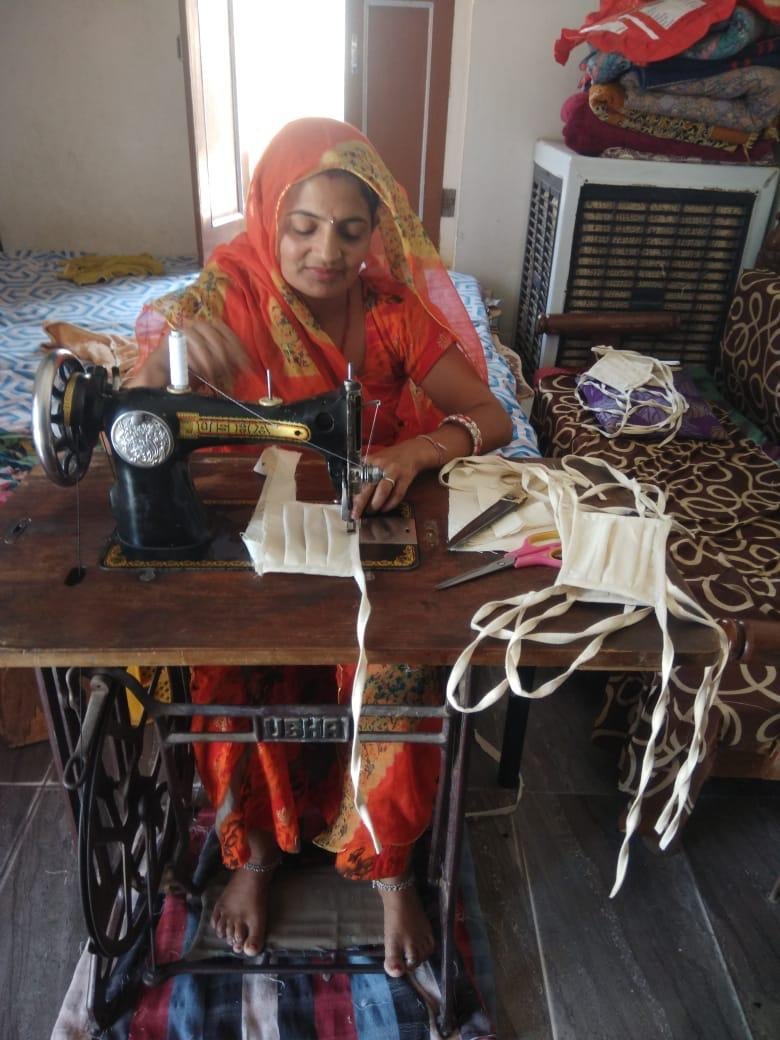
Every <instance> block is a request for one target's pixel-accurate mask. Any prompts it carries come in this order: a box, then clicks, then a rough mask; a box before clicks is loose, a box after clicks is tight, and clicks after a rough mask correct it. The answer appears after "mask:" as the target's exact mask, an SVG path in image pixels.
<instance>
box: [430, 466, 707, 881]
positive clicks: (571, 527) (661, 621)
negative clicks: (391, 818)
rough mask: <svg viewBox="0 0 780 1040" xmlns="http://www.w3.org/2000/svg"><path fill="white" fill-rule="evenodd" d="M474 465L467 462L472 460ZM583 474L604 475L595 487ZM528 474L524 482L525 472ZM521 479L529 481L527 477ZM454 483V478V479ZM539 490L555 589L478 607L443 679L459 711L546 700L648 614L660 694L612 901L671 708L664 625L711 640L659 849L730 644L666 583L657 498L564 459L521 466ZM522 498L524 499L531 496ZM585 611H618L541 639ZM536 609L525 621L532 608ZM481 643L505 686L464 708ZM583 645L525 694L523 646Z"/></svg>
mask: <svg viewBox="0 0 780 1040" xmlns="http://www.w3.org/2000/svg"><path fill="white" fill-rule="evenodd" d="M470 461H472V462H473V461H474V460H470ZM579 466H585V467H586V469H587V471H588V472H589V473H594V472H595V473H596V474H597V476H599V475H603V476H604V477H605V478H606V479H605V480H604V481H603V482H598V483H595V482H594V481H593V480H592V479H591V478H589V477H588V476H586V475H585V472H583V470H581V469H579V468H578V467H579ZM532 469H533V474H532V475H531V472H530V471H531V470H532ZM526 471H527V472H528V477H526V476H525V473H526ZM454 477H455V482H456V483H457V481H458V474H457V471H456V472H455V474H454ZM540 479H541V480H544V481H545V482H546V484H547V493H548V498H549V503H550V509H551V512H552V516H553V519H554V527H555V528H556V530H557V531H558V533H559V535H560V538H561V551H562V556H563V559H562V565H561V569H560V570H559V571H558V572H557V574H556V578H555V582H554V583H553V584H551V585H549V586H547V587H546V588H543V589H540V590H538V591H535V592H529V593H525V594H522V595H520V596H515V597H512V598H510V599H506V600H495V601H490V602H487V603H485V604H484V605H483V606H482V607H481V608H480V609H479V610H478V611H477V612H476V613H475V615H474V617H473V618H472V620H471V627H472V629H474V630H475V631H476V632H477V633H478V634H477V636H476V638H475V639H474V640H472V642H471V643H470V644H469V645H468V646H467V647H466V648H465V649H464V650H463V652H462V653H461V655H460V656H459V658H458V660H457V661H456V663H455V665H454V666H453V668H452V671H451V673H450V676H449V680H448V683H447V700H448V701H449V703H450V704H451V705H452V706H453V707H454V708H456V709H458V710H459V711H464V712H465V711H481V710H483V709H484V708H486V707H489V706H490V705H492V704H494V703H496V701H497V700H499V699H500V697H502V696H503V694H504V693H505V692H506V691H507V689H509V690H511V691H512V693H514V694H517V695H519V696H524V697H534V698H537V697H545V696H547V695H548V694H550V693H552V692H553V691H554V690H556V689H557V688H558V687H559V686H560V685H562V683H563V682H565V680H566V679H567V678H568V677H569V676H570V675H571V674H572V673H573V672H575V671H576V670H577V669H578V668H580V667H582V666H583V665H585V664H586V663H587V662H588V661H589V660H591V658H593V657H594V656H595V655H596V654H597V653H598V651H599V650H600V648H601V646H602V644H603V642H604V640H605V639H606V638H607V636H609V635H610V634H612V633H613V632H617V631H619V630H620V629H621V628H625V627H627V626H629V625H634V624H637V623H638V622H639V621H642V620H643V619H644V618H646V617H648V616H649V615H650V614H654V615H655V617H656V620H657V621H658V625H659V628H660V630H661V636H662V652H661V682H660V687H661V689H660V693H659V695H658V698H657V700H656V703H655V706H654V709H653V714H652V719H651V733H650V737H649V739H648V742H647V745H646V748H645V754H644V758H643V761H642V768H641V773H640V778H639V784H638V787H637V792H636V794H635V796H634V798H633V801H632V802H631V805H630V807H629V810H628V814H627V818H626V833H625V838H624V841H623V843H622V845H621V849H620V853H619V855H618V863H617V870H616V877H615V884H614V887H613V889H612V892H611V893H610V895H612V896H614V895H616V894H617V892H618V891H619V889H620V886H621V885H622V883H623V879H624V877H625V873H626V869H627V866H628V846H629V842H630V839H631V837H632V835H633V834H634V832H635V831H636V828H637V827H638V825H639V820H640V817H641V804H642V799H643V797H644V793H645V790H646V788H647V785H648V783H649V781H650V777H651V774H652V770H653V763H654V758H655V747H656V743H657V740H658V736H659V734H660V732H661V729H662V726H663V724H664V720H665V717H666V712H667V710H668V706H669V700H670V693H669V680H670V678H671V672H672V666H673V663H674V646H673V644H672V641H671V638H670V636H669V630H668V617H669V614H672V615H674V616H676V617H680V618H683V619H685V620H688V621H695V622H698V623H700V624H703V625H705V626H706V627H708V628H711V629H714V630H715V632H716V633H717V635H718V647H719V650H718V656H717V660H716V662H715V664H713V665H710V666H708V667H707V668H705V669H704V674H703V678H702V682H701V685H700V687H699V689H698V690H697V692H696V694H695V697H694V705H693V724H694V733H693V737H692V739H691V744H690V746H689V748H688V751H687V754H686V756H685V759H684V761H683V762H682V763H681V765H680V767H679V769H678V772H677V776H676V778H675V782H674V787H673V790H672V792H671V794H670V796H669V798H668V800H667V802H666V804H665V806H664V808H663V810H662V812H661V814H660V816H659V819H658V820H657V822H656V825H655V827H656V831H657V832H658V833H659V834H660V835H661V840H660V845H661V847H662V848H666V847H667V846H668V844H669V843H670V842H671V840H672V838H673V837H674V835H675V833H676V830H677V827H678V824H679V821H680V818H681V816H682V813H683V811H684V808H685V801H686V798H687V796H688V791H689V788H690V779H691V774H692V772H693V769H694V768H695V766H696V763H697V761H698V759H699V756H700V753H701V751H702V749H703V738H704V732H705V728H706V721H707V716H708V713H709V710H710V708H711V707H712V704H713V703H714V701H715V698H716V696H717V691H718V685H719V683H720V677H721V674H722V672H723V668H724V667H725V664H726V660H727V657H728V643H727V640H726V637H725V634H724V633H723V631H722V630H721V629H720V628H719V626H718V625H717V624H716V622H715V621H714V620H713V619H712V618H711V617H710V615H709V614H707V612H706V611H705V610H703V609H702V608H701V607H700V606H699V605H698V604H697V603H696V602H695V601H694V600H693V599H691V598H690V596H688V595H687V593H685V592H684V591H683V590H682V589H680V588H678V587H677V586H675V585H674V584H673V583H672V582H671V581H670V580H669V579H668V577H667V574H666V542H667V538H668V534H669V531H670V530H671V528H672V525H673V521H672V519H671V518H670V517H667V516H666V515H665V514H664V508H665V504H666V503H665V496H664V495H663V493H662V492H661V491H660V490H659V489H658V488H654V487H652V486H650V485H640V484H638V483H637V482H636V481H634V480H631V479H630V478H628V477H626V476H625V474H623V473H621V472H619V471H618V470H614V469H612V467H610V466H609V465H607V463H605V462H603V461H602V460H600V459H597V458H591V457H586V458H581V459H580V458H576V459H575V458H574V457H567V458H565V459H563V460H562V468H561V469H560V470H556V469H548V468H546V467H542V466H534V467H531V466H528V467H526V469H525V470H524V473H523V483H524V485H525V484H528V487H529V489H530V488H531V487H532V486H533V485H534V483H536V482H538V481H539V480H540ZM615 492H622V493H623V495H624V497H625V498H626V500H627V501H628V502H629V503H630V505H628V506H626V505H622V504H621V505H619V506H608V505H606V502H607V501H608V499H607V497H606V496H607V495H608V494H611V495H613V496H614V494H615ZM529 493H530V490H529ZM582 601H589V602H599V603H607V604H610V603H611V604H616V605H619V606H620V608H621V609H620V611H619V612H618V613H614V614H611V615H609V616H606V617H604V618H603V619H601V620H600V621H597V622H596V623H594V624H592V625H590V626H589V627H588V628H587V629H585V630H579V631H568V632H567V631H549V630H546V628H545V622H547V621H549V620H550V619H552V618H559V617H561V616H562V615H564V614H566V612H567V611H568V610H569V609H570V608H571V606H572V605H573V604H574V603H576V602H582ZM539 607H541V608H542V609H541V612H537V613H533V612H532V608H539ZM487 638H496V639H503V640H505V641H506V644H507V648H506V652H505V658H504V661H505V672H506V677H505V678H504V679H503V680H502V681H501V682H499V683H498V684H497V685H496V686H495V687H493V689H492V690H489V691H488V692H487V693H486V694H485V695H484V697H483V698H482V699H481V700H480V702H479V703H478V704H476V705H474V706H472V707H468V706H465V705H463V704H461V703H460V701H459V699H458V688H459V683H460V681H461V679H462V678H463V675H464V674H465V671H466V669H467V668H468V666H469V663H470V661H471V657H472V655H473V653H474V651H475V649H476V648H477V647H478V646H479V644H480V643H481V642H482V641H483V640H484V639H487ZM582 639H585V640H587V645H586V646H585V648H584V649H583V650H582V651H581V652H580V653H579V654H578V655H577V657H576V658H575V659H574V661H573V662H572V663H571V665H570V666H569V667H568V668H567V669H566V670H565V671H564V672H563V673H562V674H560V675H557V676H555V677H554V678H553V679H551V680H550V681H549V682H547V683H544V684H543V685H542V686H540V687H538V688H537V689H536V690H533V691H526V690H524V689H523V686H522V682H521V679H520V667H521V664H522V656H523V641H524V640H530V641H533V642H537V643H546V644H550V645H555V644H565V643H570V642H574V641H578V640H582Z"/></svg>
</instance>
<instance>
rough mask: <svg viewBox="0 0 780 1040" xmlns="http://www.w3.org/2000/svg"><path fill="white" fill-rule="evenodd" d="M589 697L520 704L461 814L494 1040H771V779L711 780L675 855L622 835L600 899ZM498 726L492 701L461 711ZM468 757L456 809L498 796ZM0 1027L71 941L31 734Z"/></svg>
mask: <svg viewBox="0 0 780 1040" xmlns="http://www.w3.org/2000/svg"><path fill="white" fill-rule="evenodd" d="M594 711H595V701H594V698H593V695H592V694H589V693H588V692H587V691H585V690H583V689H582V688H581V687H580V688H578V687H576V686H570V687H568V688H567V689H564V690H562V691H559V692H558V693H556V694H555V695H553V696H552V697H551V698H548V699H547V700H546V701H543V702H539V703H535V704H533V706H532V708H531V717H530V724H529V730H528V736H527V741H526V747H525V754H524V760H523V781H524V784H523V791H522V797H521V799H520V801H519V804H518V805H517V807H516V809H514V811H512V812H511V814H508V815H501V816H492V817H473V818H471V819H470V822H469V834H470V846H471V853H472V858H473V859H474V861H475V865H476V871H477V881H478V888H479V893H480V901H481V904H482V910H483V916H484V919H485V924H486V928H487V930H488V935H489V938H490V944H491V949H492V955H493V964H494V979H495V990H496V1004H497V1013H496V1020H497V1035H498V1037H499V1038H500V1040H521V1038H522V1040H633V1038H636V1040H656V1038H658V1040H661V1038H664V1040H667V1038H669V1040H694V1038H701V1040H732V1038H733V1040H748V1038H753V1040H777V1038H778V1037H780V904H778V903H771V902H770V901H769V899H768V894H769V892H770V890H771V888H772V885H773V883H774V881H775V880H776V878H777V876H778V874H780V785H778V784H771V783H760V782H739V781H730V782H729V781H712V782H711V783H710V784H709V785H708V786H707V788H706V789H705V793H704V795H703V796H702V798H701V799H700V800H699V802H698V804H697V807H696V811H695V814H694V816H693V818H692V820H691V821H690V823H689V825H688V827H687V829H686V831H685V834H684V840H683V842H682V848H681V850H680V851H679V852H677V853H676V854H675V855H671V856H669V855H666V856H656V855H653V854H652V853H650V852H649V851H648V850H647V848H646V847H645V846H644V845H643V844H642V842H641V840H640V841H637V842H635V843H634V846H633V847H632V852H631V860H630V864H629V871H628V877H627V879H626V882H625V884H624V886H623V889H622V891H621V892H620V893H619V895H618V896H617V897H616V898H615V899H613V900H610V899H609V897H608V895H609V890H610V888H611V886H612V880H613V874H614V868H615V861H616V856H617V850H618V847H619V844H620V834H619V831H618V829H617V821H618V816H619V812H620V808H621V805H622V799H621V798H620V797H619V796H618V795H617V794H616V787H615V762H614V760H613V759H612V758H611V757H610V756H609V755H608V754H607V753H606V752H604V751H602V750H600V749H597V748H594V747H593V746H592V745H591V744H590V742H589V727H590V721H591V718H592V717H593V714H594ZM477 728H478V731H479V733H480V735H481V736H482V737H484V738H485V739H486V740H487V741H489V742H490V743H491V744H493V745H495V744H497V743H498V741H499V739H500V729H501V709H500V708H499V709H497V710H495V711H493V712H491V713H490V714H489V715H484V716H481V717H480V718H479V719H478V723H477ZM494 775H495V763H494V762H493V761H492V759H491V758H490V757H489V755H488V754H487V753H486V752H485V751H484V750H482V748H480V747H475V748H474V752H473V755H472V768H471V783H470V792H469V809H471V810H472V811H479V810H484V809H495V808H497V807H501V806H504V805H510V806H511V805H512V803H513V801H514V794H513V793H512V792H509V791H502V790H500V789H498V788H496V786H495V784H494ZM0 798H1V799H2V800H1V801H0V921H2V925H1V926H0V966H1V974H0V987H1V988H2V994H3V997H2V1005H3V1007H2V1014H1V1015H0V1040H48V1037H49V1035H50V1032H51V1027H52V1024H53V1022H54V1019H55V1018H56V1015H57V1011H58V1008H59V1005H60V1001H61V999H62V996H63V994H64V993H65V990H66V988H67V986H68V983H69V981H70V977H71V974H72V971H73V967H74V965H75V962H76V960H77V958H78V955H79V952H80V946H81V944H82V942H83V936H84V929H83V926H82V923H81V910H80V904H79V892H78V876H77V872H76V868H75V856H74V846H73V838H72V835H71V833H70V830H69V824H68V820H67V815H66V813H65V811H64V799H63V795H62V792H61V791H60V790H59V788H58V787H57V784H56V782H55V781H54V779H53V777H52V771H51V764H50V756H49V752H48V748H47V747H46V745H40V744H39V745H35V746H33V747H29V748H24V749H21V750H15V751H10V750H8V749H2V748H0Z"/></svg>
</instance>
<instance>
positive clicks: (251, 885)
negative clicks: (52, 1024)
mask: <svg viewBox="0 0 780 1040" xmlns="http://www.w3.org/2000/svg"><path fill="white" fill-rule="evenodd" d="M253 837H254V838H255V840H252V838H253ZM267 838H268V839H270V840H266V839H267ZM250 847H251V859H250V863H251V864H259V865H260V866H261V867H263V868H265V869H255V870H252V869H251V868H248V867H246V866H244V867H241V868H239V869H238V870H235V871H233V875H232V877H231V878H230V881H228V883H227V885H226V886H225V890H224V891H223V893H222V895H221V896H220V897H219V899H218V900H217V903H216V906H215V907H214V912H213V913H212V915H211V925H212V927H213V928H214V930H215V932H216V933H217V935H218V936H219V937H220V939H226V940H227V943H228V945H229V946H232V947H233V952H234V953H244V954H246V955H247V957H256V956H257V955H258V954H259V953H260V951H261V950H262V949H263V946H264V944H265V933H266V927H267V924H268V896H269V892H270V889H271V881H272V880H273V876H274V871H275V869H276V867H277V866H278V864H279V859H280V852H279V849H278V847H277V845H276V843H275V842H274V841H273V839H271V838H270V836H266V835H261V836H257V835H254V836H250Z"/></svg>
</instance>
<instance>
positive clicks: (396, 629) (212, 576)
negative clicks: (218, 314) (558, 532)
mask: <svg viewBox="0 0 780 1040" xmlns="http://www.w3.org/2000/svg"><path fill="white" fill-rule="evenodd" d="M530 464H538V463H530ZM251 466H252V463H251V460H250V459H249V458H247V457H246V456H242V457H240V458H237V457H235V456H226V455H219V456H207V457H204V458H202V459H197V458H196V459H194V460H193V466H192V468H193V474H194V476H195V481H196V485H197V486H198V488H199V489H200V491H201V493H202V495H203V497H204V498H221V497H226V498H230V499H238V500H244V499H251V500H253V501H255V500H256V499H257V496H258V495H259V492H260V488H261V486H262V478H260V477H258V476H257V475H256V474H254V473H253V472H252V469H251ZM299 471H302V477H301V481H300V483H301V485H302V486H303V487H304V488H306V487H308V486H311V488H312V491H313V492H314V494H312V495H311V496H308V495H305V494H301V497H302V498H305V497H310V498H311V500H317V499H319V500H321V501H324V500H327V499H328V498H329V496H330V484H329V482H328V480H327V476H326V474H325V470H324V466H322V464H321V463H320V462H319V461H318V460H317V459H311V461H302V463H301V466H300V467H299ZM110 482H111V476H110V470H109V467H108V464H107V461H106V459H105V458H104V457H102V456H101V457H96V458H95V459H94V460H93V462H92V464H91V466H90V469H89V471H88V473H87V474H86V476H85V477H84V479H83V480H82V481H81V483H80V485H79V486H78V490H77V489H76V488H75V487H70V488H61V487H57V486H55V485H54V484H52V483H51V481H50V480H49V479H48V478H47V477H46V475H45V474H44V473H43V472H42V470H41V469H40V468H37V469H35V470H34V471H33V472H32V473H31V474H30V476H29V477H28V478H27V479H26V480H25V481H24V483H23V484H22V486H21V487H20V488H19V489H18V490H17V491H16V492H14V494H13V495H12V496H11V498H10V499H9V501H8V502H6V503H5V504H4V505H3V506H2V507H0V538H2V537H3V535H5V539H4V540H3V541H2V542H0V666H2V665H8V666H17V667H25V666H31V667H52V666H57V665H75V664H78V665H82V666H92V665H125V664H127V663H128V661H136V662H140V663H143V664H148V665H156V664H165V665H196V664H239V663H240V664H286V663H287V664H289V663H298V664H337V663H340V662H348V661H354V660H355V659H356V655H357V646H356V638H355V629H356V620H357V608H358V600H359V596H358V592H357V588H356V586H355V583H354V582H352V581H345V580H344V579H342V578H324V577H317V578H312V577H310V576H306V575H290V574H267V575H264V576H263V577H262V578H261V577H258V576H257V575H256V574H255V573H254V572H253V571H251V570H244V571H224V570H198V571H194V570H189V571H168V570H161V569H157V570H154V580H151V581H149V580H142V579H144V578H148V577H149V576H150V572H149V570H148V569H147V570H144V571H143V572H141V573H139V572H137V571H133V570H124V571H117V570H102V569H101V568H100V566H99V561H100V560H101V558H102V553H103V549H104V547H105V544H106V542H107V540H108V538H109V536H110V534H111V532H112V529H113V519H112V516H111V513H110V509H109V504H108V489H109V486H110ZM410 501H411V502H412V503H413V506H414V510H415V520H416V525H417V535H418V540H419V543H420V556H421V563H420V566H419V567H418V568H417V569H415V570H410V571H392V572H373V577H372V580H371V581H370V583H369V597H370V600H371V607H372V615H371V620H370V621H369V625H368V633H367V651H368V655H369V659H370V660H371V661H375V662H384V663H394V662H405V663H407V664H436V665H450V664H452V663H453V662H454V661H455V659H456V658H457V656H458V654H459V653H460V651H461V650H462V649H463V647H464V646H465V645H466V643H468V642H469V641H470V639H471V637H472V632H471V630H470V628H469V622H470V620H471V617H472V615H473V614H474V612H475V611H476V610H477V608H478V607H480V606H481V605H482V604H483V603H484V602H485V600H486V599H488V598H496V599H500V598H501V597H503V596H508V595H517V594H519V593H521V592H525V591H528V590H531V589H535V588H539V587H541V586H542V583H545V582H549V581H551V580H552V572H551V571H547V570H545V569H543V568H529V569H524V570H517V571H508V572H503V573H500V574H495V575H492V576H491V577H489V578H485V579H481V580H478V581H473V582H467V583H465V584H463V585H459V586H456V587H455V588H454V589H448V590H443V591H437V590H436V589H435V588H434V586H435V585H436V583H437V582H439V581H441V580H443V579H444V578H448V577H452V576H453V575H455V574H457V573H459V572H461V571H465V570H468V569H470V568H471V567H473V566H475V565H476V562H477V561H478V560H479V559H480V557H479V556H477V555H476V554H474V553H450V552H448V551H447V550H446V549H445V547H444V545H445V542H446V537H447V535H446V512H447V495H446V491H445V489H444V488H442V487H441V486H440V485H439V484H438V483H437V482H436V479H435V477H434V476H433V475H432V474H426V475H424V476H423V477H421V478H419V479H418V480H417V481H416V482H415V484H414V485H413V487H412V493H411V495H410ZM248 512H249V511H248ZM77 515H78V516H79V518H80V523H78V524H77ZM28 518H29V524H28V525H27V527H26V528H25V529H24V531H23V532H22V533H21V534H20V535H19V536H18V537H13V536H12V535H9V533H8V532H10V531H12V530H13V528H14V527H15V526H16V524H17V523H18V522H19V521H22V522H23V521H25V520H27V519H28ZM77 528H78V529H79V534H78V539H77ZM77 540H78V542H79V549H78V550H77ZM77 553H79V554H80V558H81V563H82V565H83V566H84V567H85V569H86V575H85V577H84V579H83V581H81V582H80V583H78V584H76V585H67V584H66V583H65V579H66V577H67V575H68V574H69V572H70V571H71V570H72V568H73V567H74V566H75V565H76V563H77V559H78V555H77ZM150 567H152V568H153V564H150ZM603 614H604V608H601V607H598V606H585V605H582V606H579V605H578V606H576V607H575V608H573V609H572V611H571V612H570V613H569V614H568V615H566V617H565V619H564V620H562V621H560V622H559V625H560V627H561V628H562V629H563V628H568V629H569V630H571V627H572V625H577V624H579V625H581V626H582V628H583V629H584V628H585V627H586V625H587V624H589V623H591V622H593V621H595V620H596V619H597V618H598V617H600V616H603ZM670 632H671V635H672V638H673V640H674V645H675V653H676V661H677V662H678V663H679V664H699V665H704V664H707V663H710V662H711V661H712V660H714V657H715V653H716V649H717V645H716V640H715V638H714V636H713V633H712V632H711V631H709V630H708V629H705V628H704V627H703V626H701V625H696V624H692V623H690V622H680V621H677V620H676V619H671V621H670ZM580 649H582V644H579V643H575V644H568V645H563V646H553V645H541V644H534V643H530V642H528V643H526V644H525V646H524V658H523V664H525V665H528V666H545V667H553V668H554V667H558V666H566V665H568V664H569V663H571V661H572V660H573V659H574V657H575V655H576V653H578V652H579V650H580ZM503 654H504V644H503V643H501V642H499V641H489V642H486V643H483V644H482V646H481V647H480V648H479V649H478V650H477V652H476V653H475V655H474V664H501V663H502V662H503ZM660 662H661V638H660V633H659V631H658V627H657V625H656V623H655V621H654V620H653V619H652V618H651V619H649V620H645V621H643V622H641V623H639V624H637V625H634V626H632V627H630V628H628V629H625V630H623V631H621V632H619V633H617V634H616V635H614V636H612V637H610V638H609V639H608V640H607V641H606V642H605V644H604V647H603V648H602V650H601V651H600V652H599V653H598V654H597V656H596V657H595V658H593V660H591V661H590V662H589V663H588V664H587V666H586V667H588V668H590V669H597V670H605V669H615V670H617V671H620V670H629V671H642V670H647V671H655V670H657V669H658V668H659V667H660Z"/></svg>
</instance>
